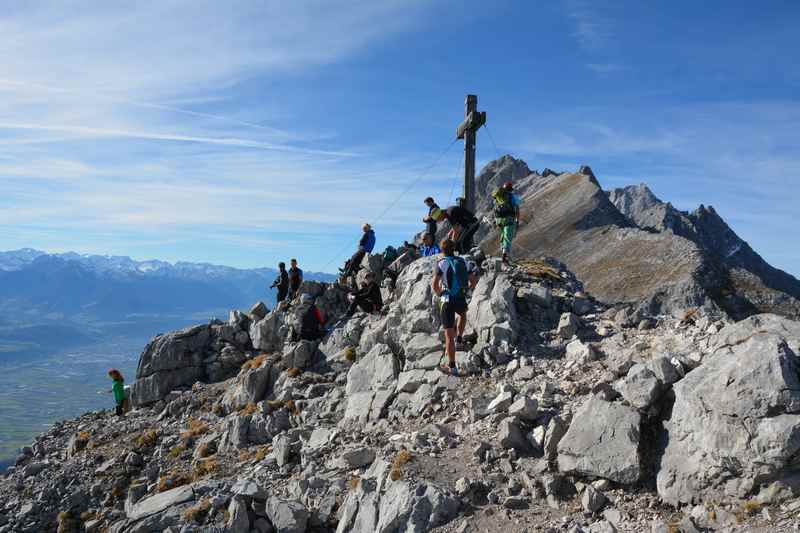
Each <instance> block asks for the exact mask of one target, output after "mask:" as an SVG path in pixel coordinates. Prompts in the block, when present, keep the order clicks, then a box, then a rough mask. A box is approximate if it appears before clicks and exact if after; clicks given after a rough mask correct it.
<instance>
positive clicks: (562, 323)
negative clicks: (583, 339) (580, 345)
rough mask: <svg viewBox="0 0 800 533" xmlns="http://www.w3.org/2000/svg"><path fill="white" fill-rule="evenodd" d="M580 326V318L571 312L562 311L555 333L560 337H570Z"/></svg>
mask: <svg viewBox="0 0 800 533" xmlns="http://www.w3.org/2000/svg"><path fill="white" fill-rule="evenodd" d="M580 327H581V319H580V318H578V316H577V315H575V314H573V313H564V314H562V315H561V319H560V320H559V321H558V329H557V330H556V333H558V336H559V337H561V338H562V339H571V338H572V337H574V336H575V335H577V334H578V330H579V329H580Z"/></svg>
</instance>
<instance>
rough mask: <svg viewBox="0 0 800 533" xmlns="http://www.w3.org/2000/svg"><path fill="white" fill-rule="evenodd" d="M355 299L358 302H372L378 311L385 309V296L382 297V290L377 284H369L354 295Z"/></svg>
mask: <svg viewBox="0 0 800 533" xmlns="http://www.w3.org/2000/svg"><path fill="white" fill-rule="evenodd" d="M353 297H354V298H356V299H357V300H363V301H368V302H372V303H373V304H374V305H375V307H376V308H377V309H380V308H381V307H383V296H381V288H380V286H379V285H378V284H377V283H375V282H374V281H373V282H372V283H369V284H367V285H364V286H362V287H361V288H360V289H358V290H357V291H355V292H354V293H353Z"/></svg>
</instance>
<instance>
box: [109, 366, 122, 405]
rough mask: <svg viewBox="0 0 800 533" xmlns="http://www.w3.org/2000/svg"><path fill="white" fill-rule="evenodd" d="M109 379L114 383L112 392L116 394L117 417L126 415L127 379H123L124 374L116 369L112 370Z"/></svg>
mask: <svg viewBox="0 0 800 533" xmlns="http://www.w3.org/2000/svg"><path fill="white" fill-rule="evenodd" d="M108 377H110V378H111V379H112V380H113V381H114V385H113V386H112V387H111V392H113V393H114V401H115V402H116V404H117V405H116V408H115V412H116V413H117V416H122V415H123V414H125V378H123V377H122V374H121V373H120V371H119V370H117V369H116V368H112V369H111V370H109V371H108Z"/></svg>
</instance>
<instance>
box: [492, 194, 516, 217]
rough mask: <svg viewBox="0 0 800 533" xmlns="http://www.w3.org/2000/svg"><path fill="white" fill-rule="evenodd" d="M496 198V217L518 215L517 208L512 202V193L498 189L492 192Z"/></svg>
mask: <svg viewBox="0 0 800 533" xmlns="http://www.w3.org/2000/svg"><path fill="white" fill-rule="evenodd" d="M492 198H494V218H507V217H513V216H514V215H516V210H515V209H514V206H513V205H512V204H511V193H510V192H506V191H504V190H503V189H498V190H496V191H495V192H494V193H493V194H492Z"/></svg>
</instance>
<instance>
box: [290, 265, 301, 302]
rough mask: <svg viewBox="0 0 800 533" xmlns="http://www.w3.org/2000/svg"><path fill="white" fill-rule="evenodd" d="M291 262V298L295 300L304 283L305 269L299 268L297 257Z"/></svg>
mask: <svg viewBox="0 0 800 533" xmlns="http://www.w3.org/2000/svg"><path fill="white" fill-rule="evenodd" d="M289 264H290V265H291V266H290V267H289V299H290V300H294V299H295V298H296V297H297V291H299V290H300V285H302V284H303V271H302V270H300V268H298V266H297V259H292V260H291V261H289Z"/></svg>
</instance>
